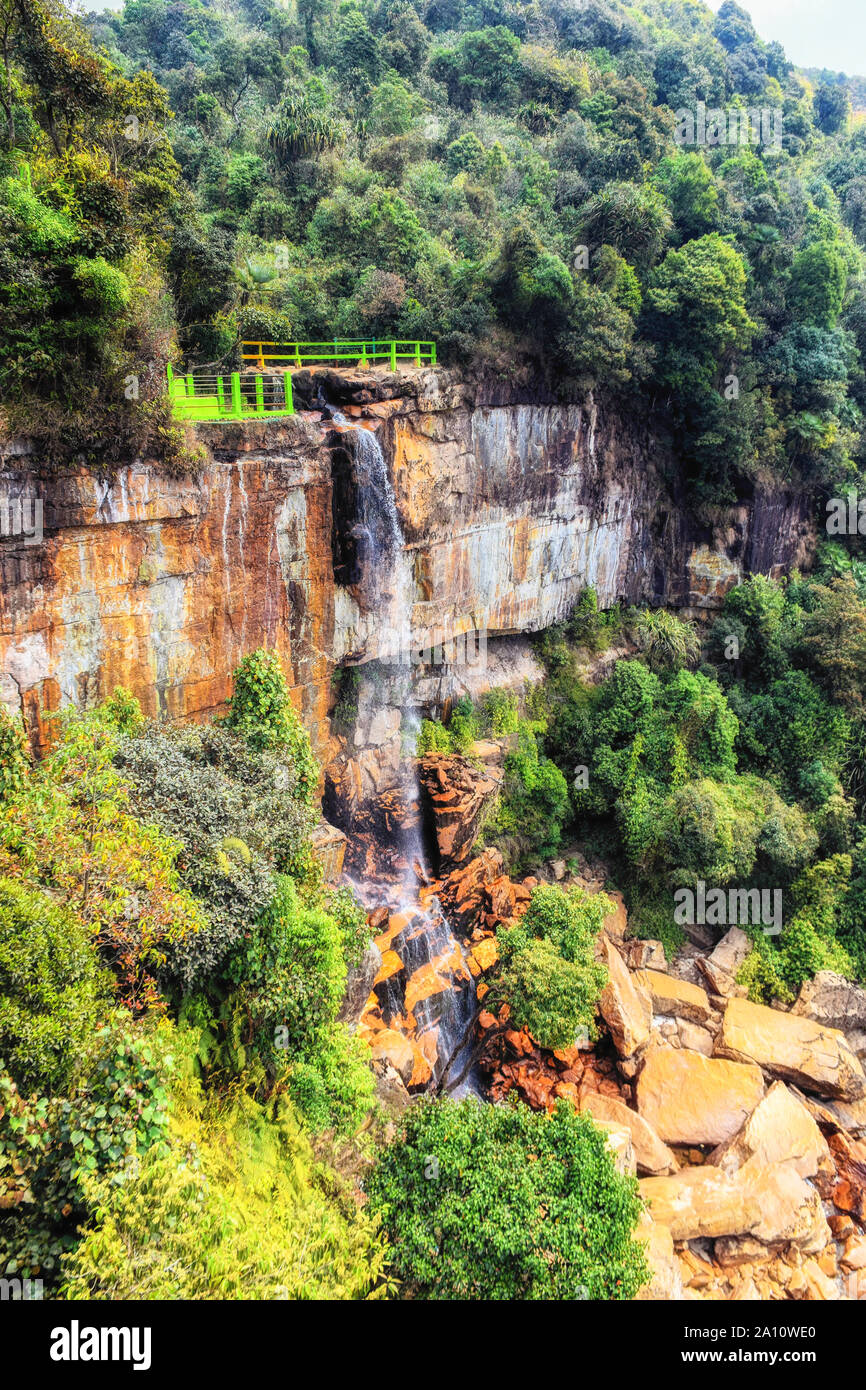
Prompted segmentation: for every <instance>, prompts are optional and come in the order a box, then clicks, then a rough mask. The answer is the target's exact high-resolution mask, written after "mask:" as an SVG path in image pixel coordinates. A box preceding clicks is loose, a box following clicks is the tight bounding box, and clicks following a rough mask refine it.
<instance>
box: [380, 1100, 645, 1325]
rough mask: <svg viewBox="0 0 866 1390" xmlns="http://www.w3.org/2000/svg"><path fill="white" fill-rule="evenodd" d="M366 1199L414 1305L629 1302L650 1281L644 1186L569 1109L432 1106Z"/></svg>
mask: <svg viewBox="0 0 866 1390" xmlns="http://www.w3.org/2000/svg"><path fill="white" fill-rule="evenodd" d="M367 1190H368V1192H369V1196H370V1206H371V1208H372V1210H373V1212H375V1213H376V1214H378V1215H380V1216H381V1219H382V1224H383V1227H384V1230H385V1232H386V1234H387V1235H388V1237H389V1238H390V1241H391V1247H392V1252H393V1253H392V1255H391V1268H392V1270H393V1272H394V1273H395V1274H396V1276H397V1277H398V1278H399V1279H400V1280H401V1281H402V1285H403V1289H404V1291H405V1293H406V1294H407V1295H408V1296H409V1297H413V1298H428V1299H505V1300H512V1299H521V1300H522V1299H556V1300H561V1299H574V1298H590V1299H629V1298H633V1297H634V1295H635V1293H636V1292H637V1290H638V1289H639V1288H640V1286H641V1284H642V1283H644V1282H645V1281H646V1279H647V1278H648V1270H647V1266H646V1262H645V1258H644V1255H643V1251H642V1249H641V1247H640V1245H639V1244H637V1243H636V1242H635V1241H634V1240H633V1239H632V1232H633V1229H634V1226H635V1224H636V1222H637V1220H638V1216H639V1213H640V1202H639V1199H638V1196H637V1185H636V1183H635V1182H634V1180H633V1179H631V1178H627V1177H623V1176H621V1175H620V1174H619V1173H617V1172H616V1169H615V1167H614V1163H613V1159H612V1157H611V1154H610V1152H609V1150H608V1148H607V1145H606V1140H605V1136H604V1134H603V1133H602V1132H601V1130H598V1129H596V1128H595V1126H594V1125H593V1123H592V1121H591V1120H590V1118H589V1116H588V1115H585V1114H583V1115H581V1114H578V1113H577V1112H576V1111H575V1110H574V1109H573V1107H572V1106H571V1105H568V1104H565V1103H560V1104H559V1105H558V1106H557V1107H556V1109H555V1110H554V1112H553V1114H552V1115H548V1114H547V1113H546V1112H544V1111H541V1112H538V1111H534V1110H530V1109H529V1107H528V1106H525V1105H518V1106H516V1107H510V1106H506V1105H479V1104H478V1103H477V1102H476V1101H474V1100H472V1099H469V1100H465V1101H463V1102H461V1103H460V1104H455V1103H454V1102H453V1101H442V1100H440V1101H430V1100H427V1101H422V1102H421V1103H420V1104H418V1105H415V1106H412V1108H411V1109H410V1110H409V1111H408V1112H407V1115H406V1118H405V1120H404V1122H403V1127H402V1131H401V1134H400V1136H399V1137H398V1139H397V1140H396V1141H395V1142H394V1143H393V1144H391V1145H390V1146H389V1147H388V1148H387V1149H386V1150H385V1152H384V1153H383V1155H382V1157H381V1159H380V1161H379V1164H378V1167H377V1168H376V1169H375V1170H374V1172H373V1173H372V1174H371V1176H370V1177H369V1178H368V1180H367Z"/></svg>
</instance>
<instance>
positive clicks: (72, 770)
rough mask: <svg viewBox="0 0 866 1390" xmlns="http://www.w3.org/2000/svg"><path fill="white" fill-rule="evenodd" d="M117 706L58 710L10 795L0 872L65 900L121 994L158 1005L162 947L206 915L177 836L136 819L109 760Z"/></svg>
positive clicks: (139, 1007)
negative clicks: (48, 736) (55, 726)
mask: <svg viewBox="0 0 866 1390" xmlns="http://www.w3.org/2000/svg"><path fill="white" fill-rule="evenodd" d="M117 708H118V707H117V706H116V705H104V706H101V707H100V708H98V709H97V710H94V711H92V712H90V713H88V714H84V715H80V714H77V713H75V712H74V711H69V712H67V713H65V714H64V716H63V718H62V719H61V721H60V728H59V731H58V738H57V740H56V742H55V745H54V747H53V748H52V750H51V752H50V753H49V754H48V755H47V756H46V757H45V758H43V760H42V761H41V763H39V764H38V765H37V766H35V767H34V768H33V771H32V773H31V775H30V776H29V778H28V779H27V781H26V783H25V785H24V788H23V789H22V790H21V791H20V792H19V793H18V794H17V795H15V796H14V797H10V798H8V799H7V802H6V805H5V809H4V815H3V818H2V820H0V872H2V873H3V874H4V875H6V876H7V877H9V878H11V879H14V880H16V881H26V882H27V883H28V884H33V885H38V886H39V887H41V888H44V889H45V890H46V891H48V892H49V893H50V894H52V895H56V896H58V897H59V898H60V899H61V900H65V902H66V904H67V906H68V908H69V910H70V911H71V912H72V913H74V915H75V917H76V918H77V919H78V921H79V922H80V923H81V924H82V926H83V927H84V928H86V930H87V931H88V932H89V933H90V934H91V936H92V939H93V941H94V943H95V944H96V946H97V947H98V949H99V951H100V953H101V955H102V957H103V959H104V961H105V963H106V964H108V965H109V966H110V967H111V969H112V970H113V972H114V974H115V977H116V980H117V986H118V990H119V998H120V1000H121V1001H122V1002H123V1003H124V1004H125V1005H126V1006H128V1007H129V1008H131V1009H132V1010H133V1011H136V1012H140V1011H144V1010H146V1009H148V1008H152V1007H160V1006H161V1000H160V995H159V989H158V985H157V977H158V975H159V974H160V972H161V970H162V968H163V967H164V965H165V963H166V959H167V956H168V954H169V953H170V952H174V951H176V950H182V949H183V943H189V942H191V941H192V940H193V939H195V938H196V937H197V936H198V934H199V933H201V932H204V931H205V928H206V918H205V915H204V913H203V911H202V909H201V907H200V905H199V903H198V902H197V901H196V900H195V899H194V898H193V897H192V895H191V894H190V893H189V892H188V891H187V890H186V889H185V887H184V886H183V883H182V881H181V873H180V871H179V868H178V859H179V855H180V851H181V844H180V842H179V840H177V839H175V838H174V837H173V835H172V834H171V833H166V829H165V828H163V829H160V828H158V827H157V826H156V825H154V824H153V823H150V822H149V821H148V822H144V821H141V820H139V819H138V818H137V816H136V814H135V806H134V798H133V796H132V788H131V786H130V783H129V781H128V780H127V779H125V778H124V777H122V776H121V775H119V773H118V771H117V769H116V768H115V766H114V760H115V758H116V757H117V755H118V751H119V749H120V746H121V743H122V735H121V733H120V731H119V729H118V726H117V723H116V718H117ZM124 708H126V707H125V705H124ZM127 714H128V710H127ZM124 717H126V716H124Z"/></svg>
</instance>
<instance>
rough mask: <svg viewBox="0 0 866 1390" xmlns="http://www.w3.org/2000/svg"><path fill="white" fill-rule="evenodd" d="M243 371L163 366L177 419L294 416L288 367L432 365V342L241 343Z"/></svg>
mask: <svg viewBox="0 0 866 1390" xmlns="http://www.w3.org/2000/svg"><path fill="white" fill-rule="evenodd" d="M240 355H241V361H242V362H244V363H249V364H250V366H248V367H247V368H246V369H245V370H243V371H238V372H225V373H218V372H213V371H210V370H205V369H199V368H193V369H192V371H189V372H185V373H180V372H176V371H175V370H174V369H173V368H172V367H171V366H170V365H169V366H168V367H166V373H167V376H168V395H169V400H170V401H171V408H172V413H173V415H174V417H175V419H177V420H191V421H195V422H196V423H207V422H208V421H223V420H261V419H263V418H278V417H280V416H286V415H294V413H295V405H294V400H293V397H292V372H293V371H296V370H298V369H300V368H303V367H310V366H332V365H337V366H344V367H345V366H350V365H351V366H353V367H356V368H358V369H360V370H362V371H363V370H366V369H368V368H371V367H375V366H385V367H386V368H390V370H391V371H396V370H397V365H398V363H402V364H405V365H408V366H414V367H425V366H429V367H435V366H436V344H435V343H432V342H420V341H416V340H406V341H401V340H397V339H388V340H386V341H384V342H383V341H381V340H379V339H375V338H367V339H360V338H358V339H345V338H332V339H330V340H329V341H327V342H309V343H306V342H292V343H268V342H243V343H241V354H240Z"/></svg>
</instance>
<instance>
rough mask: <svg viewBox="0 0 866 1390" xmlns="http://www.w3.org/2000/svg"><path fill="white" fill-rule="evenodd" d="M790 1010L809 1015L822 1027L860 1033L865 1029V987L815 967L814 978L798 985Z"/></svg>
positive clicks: (832, 971)
mask: <svg viewBox="0 0 866 1390" xmlns="http://www.w3.org/2000/svg"><path fill="white" fill-rule="evenodd" d="M791 1013H792V1014H797V1015H798V1017H802V1018H811V1019H813V1020H814V1022H815V1023H820V1024H821V1025H822V1027H824V1028H838V1029H839V1030H840V1031H841V1032H843V1033H846V1034H850V1033H860V1032H862V1031H863V1030H864V1029H866V989H862V988H861V987H860V985H853V984H851V981H850V980H846V979H845V976H844V975H837V974H836V972H835V971H834V970H819V971H818V973H817V975H816V976H815V978H814V980H807V981H806V982H805V984H804V985H802V986H801V988H800V993H799V995H798V997H797V1002H796V1004H795V1005H794V1007H793V1008H792V1010H791Z"/></svg>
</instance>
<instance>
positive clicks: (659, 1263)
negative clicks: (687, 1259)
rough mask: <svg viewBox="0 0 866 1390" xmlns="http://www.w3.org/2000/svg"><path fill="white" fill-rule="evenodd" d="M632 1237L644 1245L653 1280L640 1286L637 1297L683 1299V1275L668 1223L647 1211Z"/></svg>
mask: <svg viewBox="0 0 866 1390" xmlns="http://www.w3.org/2000/svg"><path fill="white" fill-rule="evenodd" d="M632 1240H634V1241H636V1242H637V1244H638V1245H641V1246H642V1247H643V1251H644V1255H645V1256H646V1261H647V1264H648V1265H649V1268H650V1281H649V1283H648V1284H644V1286H643V1288H641V1289H639V1290H638V1292H637V1294H636V1295H635V1298H636V1299H637V1300H639V1301H647V1300H649V1301H650V1302H660V1301H664V1302H671V1301H677V1300H680V1299H682V1297H683V1281H682V1275H681V1273H680V1265H679V1261H678V1260H677V1257H676V1254H675V1252H674V1242H673V1237H672V1236H671V1233H670V1231H669V1229H668V1227H667V1226H662V1225H659V1223H658V1222H657V1221H653V1219H652V1217H651V1216H650V1215H649V1213H648V1212H644V1213H643V1215H642V1216H641V1219H640V1221H639V1223H638V1225H637V1226H636V1227H635V1229H634V1232H633V1234H632Z"/></svg>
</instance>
